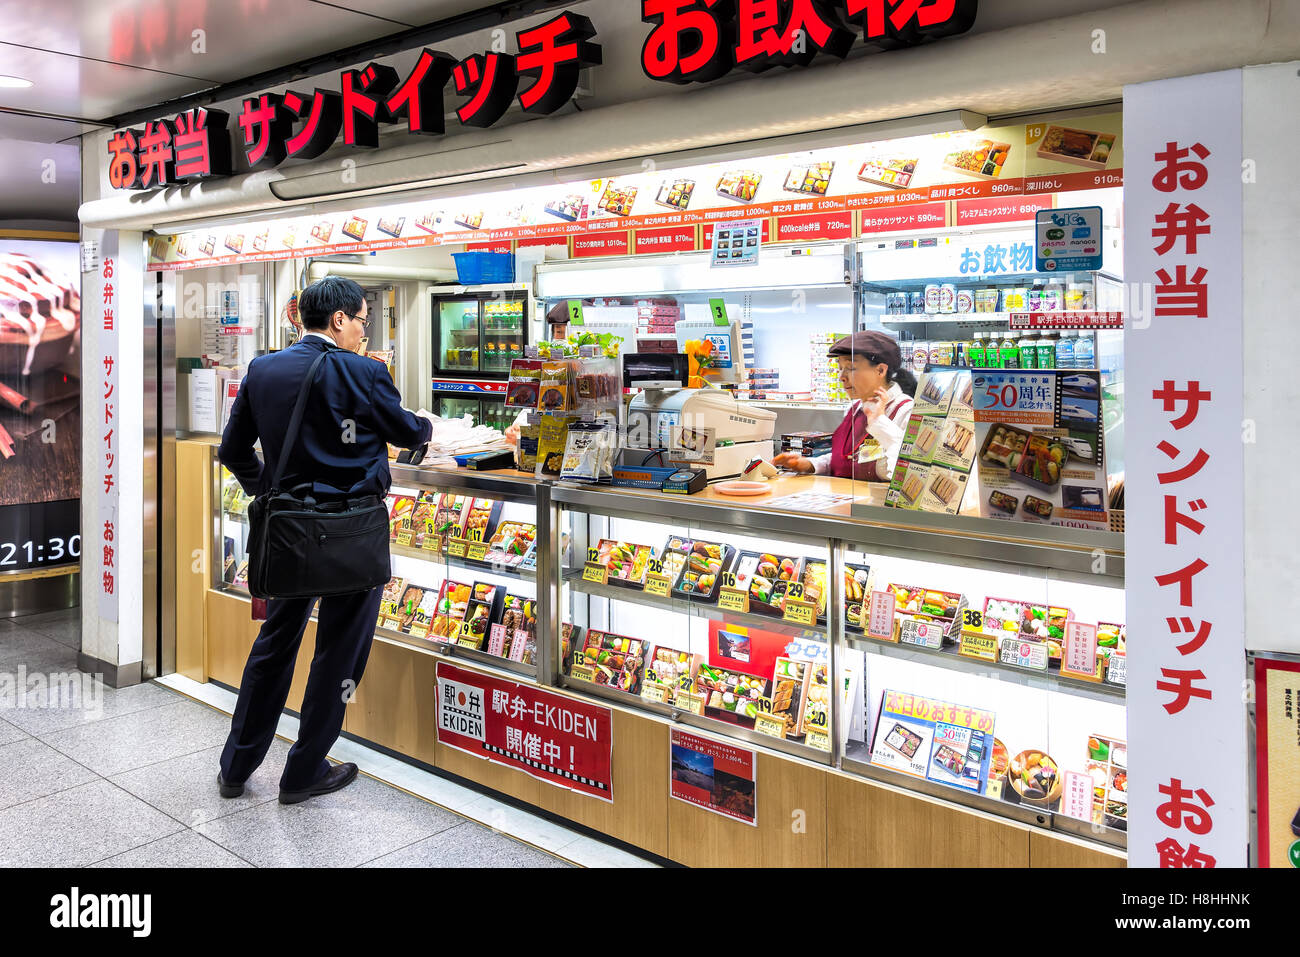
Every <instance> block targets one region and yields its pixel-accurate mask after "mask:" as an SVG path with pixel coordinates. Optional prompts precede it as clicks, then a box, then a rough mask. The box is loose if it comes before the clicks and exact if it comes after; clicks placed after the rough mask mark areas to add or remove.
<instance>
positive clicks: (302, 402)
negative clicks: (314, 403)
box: [271, 349, 329, 492]
mask: <svg viewBox="0 0 1300 957" xmlns="http://www.w3.org/2000/svg"><path fill="white" fill-rule="evenodd" d="M327 355H329V350H328V349H326V350H325V351H324V352H322V353H321V354H320V355H318V356H317V357H316V361H315V362H313V363H312V364H311V368H310V369H308V370H307V378H306V379H304V380H303V383H302V388H301V389H299V390H298V401H297V402H295V403H294V406H293V415H291V416H290V417H289V430H288V431H287V432H285V433H284V445H283V446H282V447H281V449H280V461H279V462H278V463H276V466H275V474H274V475H272V476H271V490H272V491H273V492H278V491H280V479H282V478H284V470H285V467H286V466H287V465H288V464H289V453H290V452H291V451H293V447H294V444H295V443H296V442H297V441H298V430H299V429H300V428H301V427H302V414H303V412H304V411H305V410H306V408H307V393H309V392H310V391H311V387H312V382H313V381H314V380H315V378H316V370H317V369H318V368H320V364H321V363H322V362H324V361H325V357H326V356H327Z"/></svg>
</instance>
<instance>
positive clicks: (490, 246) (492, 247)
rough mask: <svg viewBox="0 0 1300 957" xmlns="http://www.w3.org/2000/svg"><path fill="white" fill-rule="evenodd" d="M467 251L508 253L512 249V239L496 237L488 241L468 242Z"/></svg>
mask: <svg viewBox="0 0 1300 957" xmlns="http://www.w3.org/2000/svg"><path fill="white" fill-rule="evenodd" d="M465 251H466V252H485V253H508V252H510V251H511V249H510V240H508V239H496V240H492V241H491V242H486V243H466V244H465Z"/></svg>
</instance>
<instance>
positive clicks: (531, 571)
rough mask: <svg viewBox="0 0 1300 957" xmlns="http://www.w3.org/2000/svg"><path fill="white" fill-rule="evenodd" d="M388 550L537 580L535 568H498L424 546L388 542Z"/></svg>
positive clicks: (445, 563)
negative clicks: (433, 550) (408, 546)
mask: <svg viewBox="0 0 1300 957" xmlns="http://www.w3.org/2000/svg"><path fill="white" fill-rule="evenodd" d="M388 550H389V552H390V553H391V554H393V555H399V556H401V557H402V558H413V559H416V560H417V561H424V562H432V563H434V564H438V565H449V566H451V567H452V568H464V569H466V570H467V571H472V572H487V573H488V574H490V575H500V576H501V577H503V578H518V579H521V580H523V581H530V582H535V581H537V570H536V569H535V568H504V567H501V568H498V567H497V566H495V565H493V564H492V563H491V562H486V561H485V562H473V561H469V560H468V559H464V558H456V557H454V556H452V555H448V554H447V553H446V552H431V551H429V550H427V549H424V548H407V547H406V546H404V545H397V544H394V543H392V542H390V543H389V545H388Z"/></svg>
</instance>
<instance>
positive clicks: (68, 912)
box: [50, 887, 153, 937]
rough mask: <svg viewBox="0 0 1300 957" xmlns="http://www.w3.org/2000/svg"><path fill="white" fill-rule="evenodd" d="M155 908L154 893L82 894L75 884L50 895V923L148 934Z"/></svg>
mask: <svg viewBox="0 0 1300 957" xmlns="http://www.w3.org/2000/svg"><path fill="white" fill-rule="evenodd" d="M152 911H153V895H152V894H82V893H81V890H80V888H77V887H74V888H72V891H71V893H68V894H55V895H54V896H53V897H51V898H50V926H51V927H67V928H76V927H88V928H106V927H117V928H122V927H125V928H129V929H130V930H131V934H132V936H134V937H148V936H149V931H150V929H151V927H152V925H153V920H152Z"/></svg>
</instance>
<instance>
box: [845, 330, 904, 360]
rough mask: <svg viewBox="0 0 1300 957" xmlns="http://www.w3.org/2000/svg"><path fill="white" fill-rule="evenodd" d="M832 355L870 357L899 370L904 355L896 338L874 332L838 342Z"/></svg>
mask: <svg viewBox="0 0 1300 957" xmlns="http://www.w3.org/2000/svg"><path fill="white" fill-rule="evenodd" d="M830 354H831V355H833V356H848V355H852V356H865V357H870V358H871V359H874V360H875V361H876V362H883V363H885V364H886V365H888V366H889V368H891V369H897V368H898V367H899V366H900V365H901V364H902V362H903V354H902V352H901V351H899V348H898V342H897V341H895V339H894V337H893V336H889V335H886V334H885V333H883V332H875V331H873V330H866V331H864V332H855V333H853V335H851V336H845V337H844V338H843V339H840V340H838V341H836V343H835V344H834V345H833V346H831V349H830Z"/></svg>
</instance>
